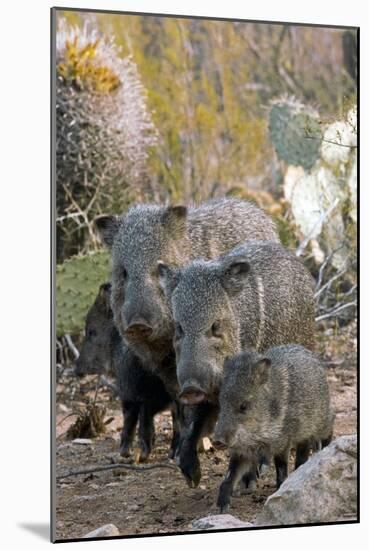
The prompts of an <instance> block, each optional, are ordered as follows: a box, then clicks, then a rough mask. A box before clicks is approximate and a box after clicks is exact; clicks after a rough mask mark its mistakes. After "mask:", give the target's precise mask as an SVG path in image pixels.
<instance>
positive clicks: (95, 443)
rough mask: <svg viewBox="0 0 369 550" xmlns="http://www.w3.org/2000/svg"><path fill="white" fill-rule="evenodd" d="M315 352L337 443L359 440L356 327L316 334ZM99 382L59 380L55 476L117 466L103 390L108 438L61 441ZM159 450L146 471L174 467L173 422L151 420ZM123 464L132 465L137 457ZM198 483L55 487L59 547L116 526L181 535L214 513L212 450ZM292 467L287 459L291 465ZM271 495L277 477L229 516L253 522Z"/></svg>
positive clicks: (101, 480)
mask: <svg viewBox="0 0 369 550" xmlns="http://www.w3.org/2000/svg"><path fill="white" fill-rule="evenodd" d="M319 342H320V343H319V352H320V353H321V354H322V355H323V356H324V357H325V358H326V359H328V360H329V361H331V363H330V364H329V365H328V367H327V371H328V379H329V384H330V388H331V393H332V402H333V407H334V410H335V412H336V421H335V429H334V436H335V437H338V436H340V435H348V434H354V433H356V427H357V408H356V405H357V399H356V395H357V391H356V390H357V388H356V384H357V377H356V325H355V324H351V325H350V326H347V327H345V328H343V329H340V330H339V331H336V330H333V329H332V328H327V329H326V330H325V331H322V332H321V333H320V340H319ZM95 384H96V377H93V376H90V377H86V379H84V380H83V381H82V382H79V381H77V380H76V379H74V377H71V376H62V377H61V379H60V381H59V383H58V386H57V456H56V469H57V474H62V473H65V472H67V471H69V470H72V469H73V470H75V469H84V468H90V467H96V466H99V465H105V464H111V463H115V462H117V461H118V460H119V458H118V457H119V455H118V452H117V451H118V442H119V437H120V431H121V428H122V415H121V411H120V404H119V401H118V400H117V399H115V398H113V397H112V395H111V392H110V391H109V390H107V389H100V390H99V392H98V396H97V400H98V402H99V403H103V404H104V405H105V406H106V409H107V411H106V417H105V418H106V419H112V420H111V421H110V423H109V424H107V426H106V433H104V434H102V435H100V436H98V437H97V438H94V439H92V440H91V442H90V443H83V444H81V443H74V442H72V441H71V440H68V439H67V438H66V431H67V429H68V427H69V426H70V425H71V424H73V423H74V422H75V420H76V417H75V416H70V415H71V413H72V412H75V411H76V409H77V408H84V407H85V403H86V400H87V399H89V398H90V399H91V398H93V397H94V393H95ZM155 423H156V445H155V449H154V451H153V453H152V455H151V456H150V459H149V461H148V464H156V463H158V462H160V463H163V462H164V463H168V464H169V463H171V462H172V461H170V460H169V459H168V458H167V454H168V449H169V444H170V438H171V419H170V414H169V413H163V414H160V415H158V416H157V417H156V420H155ZM125 462H126V463H134V453H133V456H132V458H131V459H125ZM201 466H202V479H201V483H200V486H199V487H198V488H197V489H190V488H188V487H187V485H186V483H185V481H184V479H183V477H182V475H181V474H180V472H179V471H177V470H170V469H159V468H157V469H153V470H149V471H147V472H136V471H130V470H124V469H119V470H110V471H105V472H95V473H92V474H84V475H78V476H73V477H66V478H64V479H61V480H59V481H58V482H57V499H56V534H57V539H70V538H79V537H83V536H84V535H85V534H86V533H88V532H90V531H93V530H94V529H96V528H98V527H100V526H101V525H104V524H110V523H112V524H114V525H116V527H117V528H118V530H119V532H120V534H122V535H135V534H144V533H168V532H178V531H180V532H183V531H186V530H189V529H190V524H191V522H192V521H193V520H195V519H196V518H201V517H203V516H207V515H209V514H214V513H217V509H216V505H215V502H216V497H217V491H218V488H219V485H220V482H221V480H222V477H223V475H224V473H225V471H226V467H227V455H226V453H223V452H218V451H217V452H215V451H214V450H213V449H212V448H211V449H208V450H207V451H205V452H204V453H203V454H202V455H201ZM291 467H292V458H291ZM274 491H275V487H274V471H273V469H272V468H271V469H270V471H269V473H268V474H267V475H266V476H265V477H263V478H262V479H261V480H259V482H258V487H257V490H256V491H255V492H254V493H253V494H248V495H243V496H241V497H237V498H233V500H232V503H231V507H230V510H229V513H230V514H233V515H234V516H237V517H238V518H240V519H241V520H243V521H253V520H254V519H255V517H256V516H257V515H258V513H259V512H260V511H261V509H262V507H263V504H264V502H265V500H266V499H267V497H268V496H269V495H270V494H272V493H273V492H274Z"/></svg>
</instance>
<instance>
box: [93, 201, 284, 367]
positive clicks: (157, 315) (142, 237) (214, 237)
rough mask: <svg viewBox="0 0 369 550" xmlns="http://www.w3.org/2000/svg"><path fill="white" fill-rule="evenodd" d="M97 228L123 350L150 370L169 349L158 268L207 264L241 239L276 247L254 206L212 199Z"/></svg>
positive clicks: (147, 211)
mask: <svg viewBox="0 0 369 550" xmlns="http://www.w3.org/2000/svg"><path fill="white" fill-rule="evenodd" d="M98 226H99V228H100V231H101V233H102V236H103V238H104V237H105V240H106V243H107V244H108V246H111V247H112V267H113V272H112V301H111V304H112V309H113V312H114V320H115V324H116V326H117V327H118V329H119V331H120V333H121V335H122V336H123V338H124V339H125V340H126V342H127V343H128V345H129V346H130V347H131V348H132V349H134V351H135V352H136V353H137V354H138V355H139V356H140V357H141V358H142V359H143V360H144V361H145V362H147V363H149V364H151V366H152V368H154V369H159V370H160V369H163V361H164V360H165V358H166V357H167V356H168V354H170V353H171V352H172V350H173V346H172V338H173V333H174V325H173V316H172V313H171V309H170V304H169V300H168V299H167V297H166V296H165V294H164V293H163V290H162V287H161V285H160V280H159V276H158V263H159V262H162V263H164V264H166V265H170V266H177V267H181V266H184V265H186V264H187V263H189V262H190V261H191V260H193V259H195V258H199V257H201V258H204V259H211V258H215V257H217V256H219V255H221V254H224V253H225V252H227V251H229V250H231V249H232V248H234V247H235V246H236V245H237V244H239V243H241V242H244V241H247V240H258V239H264V240H265V239H268V240H272V241H276V242H278V240H279V239H278V236H277V233H276V231H275V227H274V224H273V222H272V221H271V219H270V218H269V217H268V216H267V215H266V214H265V213H264V212H263V211H262V210H261V209H260V208H258V207H257V206H256V205H255V204H254V203H251V202H247V201H242V200H237V199H216V200H211V201H208V202H205V203H203V204H200V205H199V206H196V207H188V208H186V207H183V206H179V207H170V206H169V207H167V206H162V205H153V204H142V205H138V206H134V207H132V208H131V209H130V210H129V211H128V212H127V213H126V214H124V215H123V216H121V217H120V218H119V219H118V222H117V220H116V219H115V218H113V217H110V218H107V217H105V218H104V219H100V220H98ZM135 318H139V319H144V320H145V322H146V323H147V324H148V325H150V327H152V330H153V332H152V334H151V335H150V336H149V337H146V336H145V337H143V338H140V336H139V335H138V336H137V335H133V336H132V335H129V334H126V329H127V326H128V325H129V322H130V321H131V320H132V319H135Z"/></svg>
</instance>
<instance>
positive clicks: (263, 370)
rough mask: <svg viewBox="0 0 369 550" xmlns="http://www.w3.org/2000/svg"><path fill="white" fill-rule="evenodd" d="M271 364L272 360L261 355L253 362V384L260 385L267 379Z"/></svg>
mask: <svg viewBox="0 0 369 550" xmlns="http://www.w3.org/2000/svg"><path fill="white" fill-rule="evenodd" d="M271 364H272V362H271V360H270V359H268V357H263V358H262V359H260V360H259V361H258V362H257V363H255V365H254V366H253V369H252V379H253V382H254V384H257V385H258V386H262V385H263V384H265V383H266V382H267V381H268V379H269V374H270V366H271Z"/></svg>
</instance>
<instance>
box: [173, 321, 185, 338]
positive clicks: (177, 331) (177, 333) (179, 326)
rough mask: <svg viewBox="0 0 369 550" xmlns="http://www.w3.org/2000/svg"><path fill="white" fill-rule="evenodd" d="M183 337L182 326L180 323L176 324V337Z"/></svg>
mask: <svg viewBox="0 0 369 550" xmlns="http://www.w3.org/2000/svg"><path fill="white" fill-rule="evenodd" d="M182 336H183V329H182V327H181V325H180V324H179V323H177V324H176V329H175V337H176V338H177V339H179V338H181V337H182Z"/></svg>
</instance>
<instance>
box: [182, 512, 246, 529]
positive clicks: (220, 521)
mask: <svg viewBox="0 0 369 550" xmlns="http://www.w3.org/2000/svg"><path fill="white" fill-rule="evenodd" d="M235 527H253V524H252V523H247V522H245V521H241V520H240V519H238V518H235V517H234V516H231V515H230V514H219V515H214V516H207V517H205V518H200V519H196V520H195V521H193V522H192V523H191V529H192V530H194V531H206V530H207V529H234V528H235Z"/></svg>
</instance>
